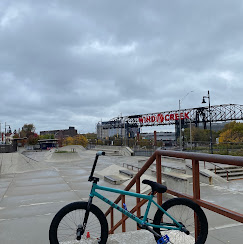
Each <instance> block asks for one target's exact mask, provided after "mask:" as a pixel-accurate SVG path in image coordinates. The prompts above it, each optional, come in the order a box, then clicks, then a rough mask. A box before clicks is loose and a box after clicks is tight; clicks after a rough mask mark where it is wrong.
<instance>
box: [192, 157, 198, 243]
mask: <svg viewBox="0 0 243 244" xmlns="http://www.w3.org/2000/svg"><path fill="white" fill-rule="evenodd" d="M192 173H193V200H194V201H195V202H196V201H197V200H200V174H199V161H198V160H192ZM194 222H195V240H196V238H197V237H198V233H199V225H198V218H197V216H196V215H194Z"/></svg>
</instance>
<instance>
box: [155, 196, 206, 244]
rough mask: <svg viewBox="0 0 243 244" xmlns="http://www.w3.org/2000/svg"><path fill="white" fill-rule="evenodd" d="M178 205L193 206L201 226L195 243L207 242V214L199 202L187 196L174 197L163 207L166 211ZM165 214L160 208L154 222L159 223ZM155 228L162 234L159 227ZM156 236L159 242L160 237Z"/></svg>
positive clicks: (202, 243)
mask: <svg viewBox="0 0 243 244" xmlns="http://www.w3.org/2000/svg"><path fill="white" fill-rule="evenodd" d="M176 205H185V206H187V207H189V208H191V209H192V210H194V212H195V213H196V214H197V216H198V219H199V222H200V227H201V228H200V233H199V235H198V238H197V240H196V242H195V244H204V243H205V242H206V239H207V236H208V221H207V218H206V215H205V213H204V212H203V210H202V209H201V207H200V206H199V205H198V204H196V203H194V202H193V201H191V200H189V199H186V198H173V199H170V200H168V201H166V202H165V203H163V204H162V208H163V209H164V210H165V211H167V210H169V208H171V207H173V206H176ZM163 215H164V213H163V212H162V211H160V210H159V209H158V210H157V211H156V213H155V215H154V221H153V224H155V225H159V224H160V221H161V219H162V217H163ZM154 230H155V231H156V232H157V233H159V234H160V229H159V228H154ZM154 237H155V240H156V242H157V240H158V239H159V238H158V237H156V236H154Z"/></svg>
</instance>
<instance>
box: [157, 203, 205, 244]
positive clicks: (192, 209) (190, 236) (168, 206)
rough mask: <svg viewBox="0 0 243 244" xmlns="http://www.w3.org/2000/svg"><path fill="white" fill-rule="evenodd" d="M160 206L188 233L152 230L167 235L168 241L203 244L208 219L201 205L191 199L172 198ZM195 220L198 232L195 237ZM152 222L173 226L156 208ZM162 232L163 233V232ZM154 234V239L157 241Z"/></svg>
mask: <svg viewBox="0 0 243 244" xmlns="http://www.w3.org/2000/svg"><path fill="white" fill-rule="evenodd" d="M162 208H163V209H164V210H165V211H166V212H167V213H168V214H169V215H170V216H172V217H173V218H174V219H175V220H176V221H177V222H179V223H180V224H182V225H183V227H185V228H186V229H187V230H188V231H189V233H187V234H186V233H185V232H183V231H179V230H170V231H169V230H168V231H167V230H166V231H165V229H159V228H154V230H155V231H156V232H157V233H159V234H161V235H162V236H163V235H166V234H167V235H168V237H169V239H170V242H171V243H173V244H179V243H180V244H181V243H187V244H204V243H205V242H206V239H207V235H208V221H207V218H206V216H205V214H204V212H203V210H202V209H201V207H200V206H199V205H198V204H196V203H194V202H193V201H191V200H189V199H185V198H174V199H170V200H168V201H166V202H165V203H163V204H162ZM195 221H197V226H198V233H197V237H195V223H196V222H195ZM153 223H154V224H155V225H160V224H163V223H166V224H168V226H175V225H174V223H173V221H172V220H171V218H169V217H168V216H167V215H166V214H164V213H163V212H162V211H161V210H159V209H158V210H157V212H156V214H155V216H154V221H153ZM163 233H164V234H163ZM158 239H159V238H158V237H156V236H155V240H156V241H158Z"/></svg>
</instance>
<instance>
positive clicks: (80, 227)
mask: <svg viewBox="0 0 243 244" xmlns="http://www.w3.org/2000/svg"><path fill="white" fill-rule="evenodd" d="M92 200H93V197H89V201H88V204H87V209H86V212H85V215H84V221H83V224H80V225H78V229H77V232H76V234H77V238H76V239H77V240H78V241H80V240H81V236H82V235H83V234H84V232H85V229H86V225H87V222H88V218H89V212H90V206H91V204H92Z"/></svg>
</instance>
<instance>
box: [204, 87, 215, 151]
mask: <svg viewBox="0 0 243 244" xmlns="http://www.w3.org/2000/svg"><path fill="white" fill-rule="evenodd" d="M204 98H208V111H209V130H210V153H211V154H213V142H212V140H213V139H212V116H211V106H210V93H209V91H208V96H203V101H202V103H206V101H205V100H204Z"/></svg>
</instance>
